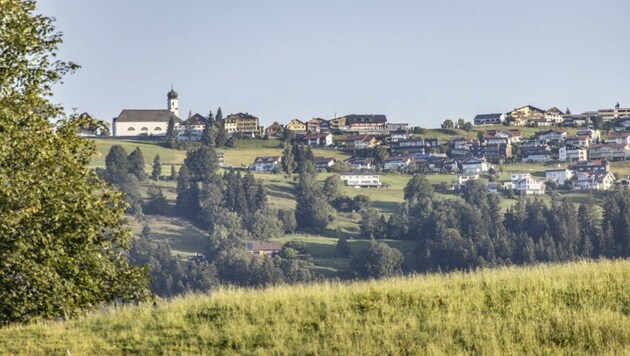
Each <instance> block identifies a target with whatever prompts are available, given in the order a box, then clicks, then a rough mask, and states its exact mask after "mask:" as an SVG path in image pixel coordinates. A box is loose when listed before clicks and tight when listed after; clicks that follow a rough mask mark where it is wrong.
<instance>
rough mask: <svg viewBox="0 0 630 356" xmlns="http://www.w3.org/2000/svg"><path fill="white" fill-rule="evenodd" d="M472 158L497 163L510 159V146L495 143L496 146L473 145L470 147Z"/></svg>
mask: <svg viewBox="0 0 630 356" xmlns="http://www.w3.org/2000/svg"><path fill="white" fill-rule="evenodd" d="M470 151H471V153H472V155H473V157H477V158H481V157H485V158H487V159H489V160H492V161H498V160H500V159H504V158H510V157H512V144H510V142H507V143H496V144H486V143H483V144H474V145H472V146H471V147H470Z"/></svg>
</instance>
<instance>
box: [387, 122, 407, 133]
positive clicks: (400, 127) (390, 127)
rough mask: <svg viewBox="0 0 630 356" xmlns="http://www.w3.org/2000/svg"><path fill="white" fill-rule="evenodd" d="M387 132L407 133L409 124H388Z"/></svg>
mask: <svg viewBox="0 0 630 356" xmlns="http://www.w3.org/2000/svg"><path fill="white" fill-rule="evenodd" d="M385 130H387V131H389V132H393V131H407V130H409V124H407V123H390V122H388V123H386V124H385Z"/></svg>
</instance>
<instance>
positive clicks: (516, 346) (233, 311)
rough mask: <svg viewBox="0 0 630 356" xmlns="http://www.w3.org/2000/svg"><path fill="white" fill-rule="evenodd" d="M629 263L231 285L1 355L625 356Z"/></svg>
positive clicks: (89, 323)
mask: <svg viewBox="0 0 630 356" xmlns="http://www.w3.org/2000/svg"><path fill="white" fill-rule="evenodd" d="M629 278H630V261H617V262H609V261H602V262H597V263H595V262H579V263H572V264H567V265H560V266H538V267H532V268H522V269H517V268H505V269H497V270H483V271H479V272H476V273H472V274H459V273H455V274H449V275H429V276H417V277H411V278H398V279H391V280H386V281H373V282H361V283H352V284H345V285H344V284H336V283H327V284H318V285H312V286H294V287H288V286H281V287H276V288H271V289H267V290H262V291H260V290H223V291H219V292H216V293H214V294H213V295H211V296H201V295H199V296H188V297H185V298H178V299H174V300H172V301H169V302H164V303H163V304H161V305H160V306H157V307H155V306H151V305H144V306H140V307H123V308H106V309H104V310H103V311H101V312H98V313H95V314H93V315H89V316H87V317H85V318H83V319H78V320H70V321H67V322H41V323H35V324H32V325H27V326H13V327H7V328H4V329H1V330H0V353H2V354H14V353H23V354H66V353H72V354H77V355H79V354H81V355H88V354H98V355H102V354H121V353H125V354H261V355H262V354H299V355H302V354H325V355H328V354H340V355H347V354H365V355H376V354H379V355H380V354H451V353H452V354H461V353H475V354H478V353H481V354H573V353H583V354H601V353H606V354H627V353H629V352H630V328H628V325H630V285H628V283H627V281H628V279H629Z"/></svg>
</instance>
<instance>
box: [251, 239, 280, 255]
mask: <svg viewBox="0 0 630 356" xmlns="http://www.w3.org/2000/svg"><path fill="white" fill-rule="evenodd" d="M245 249H247V252H249V253H251V254H252V255H257V256H273V255H276V254H278V253H280V251H282V243H280V242H279V241H257V240H253V241H245Z"/></svg>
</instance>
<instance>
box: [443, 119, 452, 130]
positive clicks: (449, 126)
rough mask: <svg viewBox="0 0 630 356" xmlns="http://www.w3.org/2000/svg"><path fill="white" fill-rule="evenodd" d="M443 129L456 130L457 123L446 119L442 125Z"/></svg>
mask: <svg viewBox="0 0 630 356" xmlns="http://www.w3.org/2000/svg"><path fill="white" fill-rule="evenodd" d="M442 128H443V129H454V128H455V123H454V122H453V120H451V119H446V120H444V122H443V123H442Z"/></svg>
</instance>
